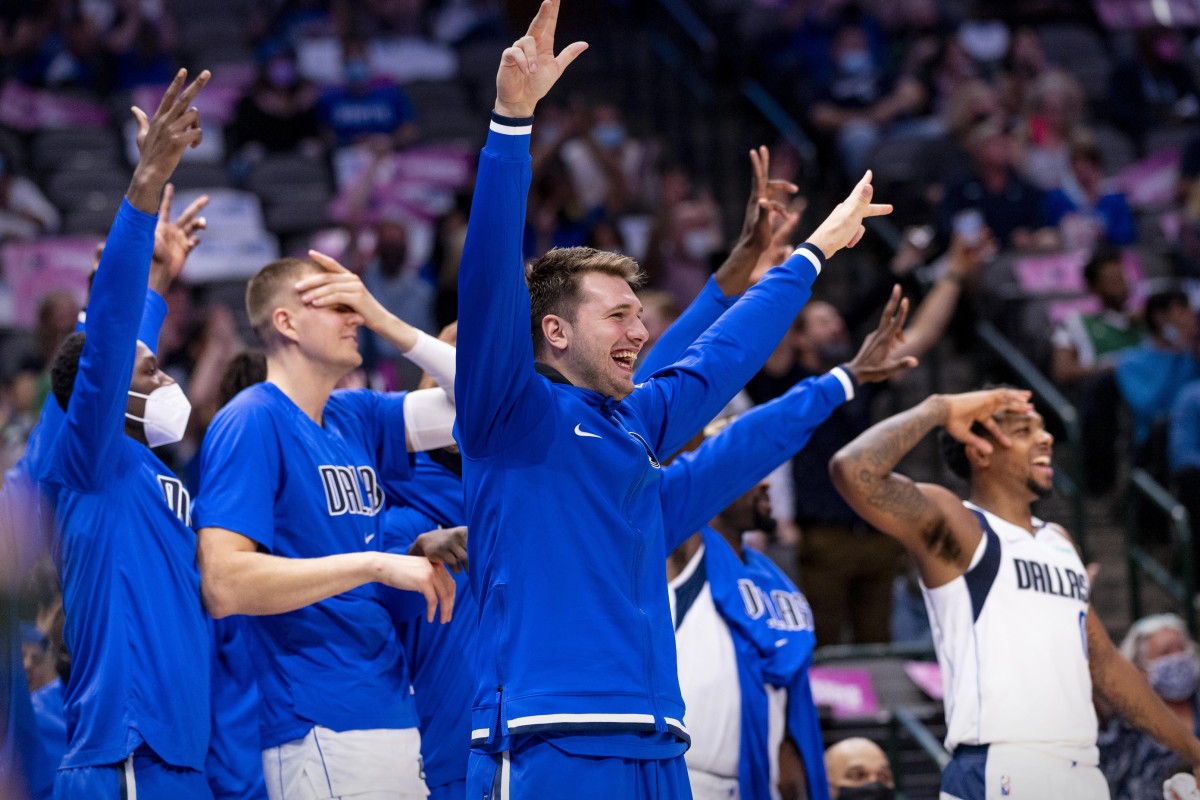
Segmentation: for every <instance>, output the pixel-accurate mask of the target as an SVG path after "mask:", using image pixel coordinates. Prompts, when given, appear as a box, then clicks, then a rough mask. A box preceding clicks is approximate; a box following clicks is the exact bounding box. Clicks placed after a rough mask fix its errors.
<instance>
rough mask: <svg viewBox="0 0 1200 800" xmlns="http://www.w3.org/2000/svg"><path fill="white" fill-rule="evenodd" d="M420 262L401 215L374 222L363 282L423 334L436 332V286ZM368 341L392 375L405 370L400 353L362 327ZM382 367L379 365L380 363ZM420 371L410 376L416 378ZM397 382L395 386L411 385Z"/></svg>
mask: <svg viewBox="0 0 1200 800" xmlns="http://www.w3.org/2000/svg"><path fill="white" fill-rule="evenodd" d="M420 267H421V265H420V263H419V262H417V261H416V260H415V259H414V258H413V256H412V252H411V248H410V247H409V242H408V225H407V223H406V222H405V221H404V220H403V219H402V218H395V217H392V218H385V219H381V220H380V221H379V222H377V223H376V224H375V248H374V251H373V252H372V253H371V255H370V257H369V258H368V259H367V263H366V266H365V267H364V268H363V272H362V278H363V283H364V284H365V285H366V287H367V291H369V292H370V293H371V294H372V295H374V296H375V298H376V299H377V300H379V302H380V303H382V304H383V306H384V308H386V309H388V310H389V311H391V312H392V313H394V314H403V315H404V317H403V319H405V320H406V321H408V322H409V324H410V325H412V326H413V327H414V328H418V329H420V330H423V331H425V332H426V333H431V334H432V333H436V332H437V329H436V328H435V323H434V313H433V312H434V308H433V306H434V299H435V296H436V293H437V288H436V287H435V286H434V285H433V283H431V282H430V281H429V280H426V278H425V276H424V275H422V274H421V269H420ZM361 335H362V336H364V337H365V338H367V339H368V340H369V341H370V342H371V346H370V347H369V348H368V350H369V351H370V352H373V353H375V355H376V356H377V357H378V358H380V359H381V360H384V361H386V362H388V364H389V367H390V368H391V372H392V377H393V378H394V373H395V370H396V369H400V370H401V371H404V370H405V367H404V365H403V364H401V363H400V362H401V361H405V363H407V361H406V360H405V359H402V356H403V353H402V352H401V351H400V350H399V349H398V348H396V347H394V346H392V345H391V344H390V343H388V342H387V341H386V340H385V339H384V338H383V337H382V336H377V335H375V334H374V333H373V332H371V331H368V330H364V331H363V332H362V334H361ZM379 366H382V365H379ZM419 372H420V371H419V370H416V372H414V373H413V374H412V375H410V377H413V376H415V378H419V377H420V376H419ZM415 378H414V380H413V381H412V383H411V384H408V383H398V384H396V385H398V386H404V385H412V384H415V383H416V379H415Z"/></svg>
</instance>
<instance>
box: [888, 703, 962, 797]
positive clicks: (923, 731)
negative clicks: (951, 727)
mask: <svg viewBox="0 0 1200 800" xmlns="http://www.w3.org/2000/svg"><path fill="white" fill-rule="evenodd" d="M904 734H908V735H909V736H910V737H911V738H912V740H913V741H914V742H915V743H916V745H917V747H918V748H920V749H921V752H923V753H924V754H925V755H927V756H929V759H930V760H931V761H932V762H933V763H934V765H935V766H936V767H937V768H938V772H944V771H945V769H946V765H947V764H949V763H950V754H949V753H948V752H946V748H945V747H943V746H942V743H941V742H940V741H938V739H937V737H936V736H934V735H933V732H932V731H930V730H929V728H928V727H927V726H926V725H925V723H924V722H922V721H921V720H920V718H918V717H917V715H916V714H915V713H913V711H912V710H911V709H908V708H905V707H903V706H900V707H897V708H894V709H892V713H891V716H890V718H889V720H888V740H887V754H888V762H889V763H891V764H892V767H893V769H892V772H893V778H894V779H895V782H896V795H897V796H898V797H905V796H906V794H905V791H904V785H905V782H906V781H905V777H906V771H905V770H904V768H903V764H904V758H903V756H902V755H901V750H900V739H901V736H903V735H904Z"/></svg>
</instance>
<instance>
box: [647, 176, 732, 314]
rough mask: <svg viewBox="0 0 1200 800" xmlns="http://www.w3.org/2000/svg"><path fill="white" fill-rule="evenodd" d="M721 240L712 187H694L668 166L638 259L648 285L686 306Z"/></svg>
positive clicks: (704, 277) (707, 272) (709, 268)
mask: <svg viewBox="0 0 1200 800" xmlns="http://www.w3.org/2000/svg"><path fill="white" fill-rule="evenodd" d="M723 241H724V237H723V234H722V231H721V209H720V207H719V206H718V205H717V202H716V200H715V199H714V198H713V195H712V191H711V190H710V189H709V188H708V187H707V186H696V185H695V184H694V183H693V181H692V178H691V176H690V175H689V174H688V173H687V171H686V170H685V169H684V168H683V167H682V166H675V167H670V168H668V169H667V170H666V171H665V172H664V174H663V182H662V197H661V199H660V201H659V205H658V213H657V215H656V216H655V219H654V223H653V227H652V228H651V231H650V242H649V244H648V245H647V246H646V260H645V262H644V264H643V266H644V268H645V270H646V274H647V275H648V276H649V279H650V286H651V287H652V288H656V289H664V290H666V291H668V292H670V293H671V294H672V295H673V296H674V297H675V301H676V302H677V303H678V304H679V306H680V307H681V308H686V307H687V305H688V304H689V303H691V302H692V300H693V299H694V298H695V297H696V295H697V294H699V293H700V289H701V288H702V287H703V286H704V283H705V282H706V281H707V280H708V276H709V275H711V274H712V271H713V264H712V258H713V255H714V254H715V253H716V252H717V251H719V250H720V249H721V246H722V244H723Z"/></svg>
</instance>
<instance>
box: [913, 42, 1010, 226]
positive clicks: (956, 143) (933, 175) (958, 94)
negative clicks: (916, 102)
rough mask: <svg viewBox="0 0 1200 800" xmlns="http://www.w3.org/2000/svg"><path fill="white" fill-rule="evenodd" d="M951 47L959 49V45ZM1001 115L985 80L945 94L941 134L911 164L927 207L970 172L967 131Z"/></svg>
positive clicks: (935, 204) (995, 96)
mask: <svg viewBox="0 0 1200 800" xmlns="http://www.w3.org/2000/svg"><path fill="white" fill-rule="evenodd" d="M951 41H952V42H957V40H951ZM955 46H956V47H958V48H959V49H960V50H961V46H959V45H957V44H956V45H955ZM947 49H949V45H947ZM964 57H965V56H964ZM968 61H969V59H968ZM969 63H974V62H970V61H969ZM1001 116H1002V113H1001V110H1000V95H999V94H998V93H997V92H996V89H995V87H993V86H992V85H991V84H990V83H988V82H987V81H984V80H982V79H979V78H975V79H972V80H969V81H965V82H963V83H962V84H961V85H959V86H958V87H957V88H956V89H954V91H953V92H952V93H950V94H949V96H948V97H947V100H946V104H945V108H944V109H943V111H942V130H943V133H942V135H941V136H938V137H935V138H932V139H930V140H929V142H928V143H927V144H926V146H925V148H924V150H923V151H922V153H921V158H920V159H919V161H918V163H917V164H915V165H914V166H915V168H916V170H917V181H918V182H919V184H920V186H921V187H922V189H921V194H922V197H923V199H924V200H925V201H926V202H927V203H928V204H929V207H930V208H937V207H938V205H940V204H941V202H942V200H943V199H944V198H945V196H946V186H948V185H950V184H953V183H954V182H955V181H957V180H959V179H960V178H962V177H964V176H965V175H969V174H970V173H971V170H972V162H971V151H970V146H969V144H968V141H969V138H970V135H971V131H973V130H974V129H975V126H977V125H979V124H981V123H984V122H987V121H988V120H998V119H1000V118H1001Z"/></svg>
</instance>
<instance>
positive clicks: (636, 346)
mask: <svg viewBox="0 0 1200 800" xmlns="http://www.w3.org/2000/svg"><path fill="white" fill-rule="evenodd" d="M542 325H543V332H544V333H545V334H546V340H547V343H548V344H549V346H550V347H551V348H552V350H553V351H554V352H556V353H557V354H558V355H559V356H560V359H561V366H562V367H563V372H564V374H566V376H567V377H568V378H569V379H570V380H571V382H572V383H574V384H575V385H576V386H582V387H584V388H586V389H591V390H592V391H594V392H598V393H600V394H602V395H605V396H608V397H612V398H614V399H616V400H623V399H625V398H626V397H628V396H629V393H630V392H632V391H633V365H634V362H635V361H636V360H637V356H638V353H639V352H641V349H642V347H643V346H644V345H645V344H646V339H647V337H648V335H649V334H648V333H647V331H646V326H645V325H644V324H643V323H642V304H641V302H640V301H639V300H638V299H637V295H635V294H634V293H633V289H631V288H630V286H629V284H628V283H627V282H626V281H625V279H623V278H621V277H619V276H617V275H609V274H606V273H601V272H587V273H584V274H583V275H582V276H581V277H580V280H579V303H578V305H576V307H575V311H574V314H573V315H572V318H571V319H566V318H564V317H559V316H557V315H549V316H547V317H546V318H544V319H543V321H542Z"/></svg>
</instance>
